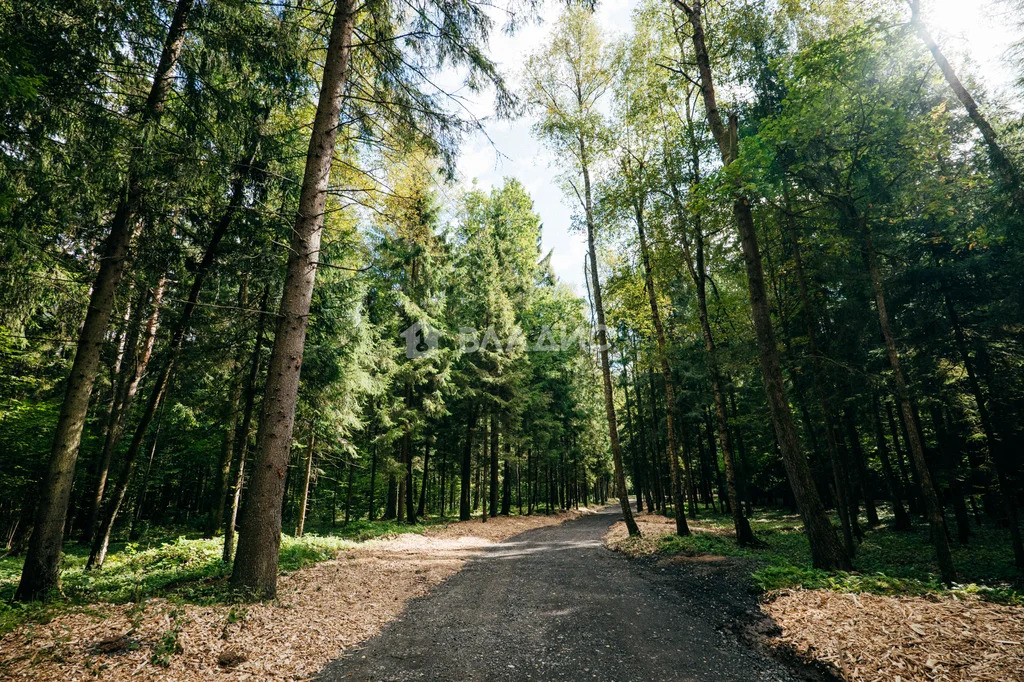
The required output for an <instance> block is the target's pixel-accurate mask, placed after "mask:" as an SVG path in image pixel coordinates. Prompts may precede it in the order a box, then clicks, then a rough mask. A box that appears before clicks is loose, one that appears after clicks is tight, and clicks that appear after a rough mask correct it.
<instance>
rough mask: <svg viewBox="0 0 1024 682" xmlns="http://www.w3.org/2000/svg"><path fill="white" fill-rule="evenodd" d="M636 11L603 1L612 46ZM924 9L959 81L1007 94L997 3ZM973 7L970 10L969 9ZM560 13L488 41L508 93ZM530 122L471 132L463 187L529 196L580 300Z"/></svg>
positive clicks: (553, 190)
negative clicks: (510, 189) (512, 186)
mask: <svg viewBox="0 0 1024 682" xmlns="http://www.w3.org/2000/svg"><path fill="white" fill-rule="evenodd" d="M666 1H667V0H666ZM637 4H638V3H637V1H636V0H601V1H600V3H599V5H598V9H597V19H598V21H599V22H600V23H601V25H602V26H603V27H604V28H605V30H606V35H607V36H608V37H609V39H611V38H612V37H614V36H621V35H623V34H624V33H625V32H626V31H628V30H629V27H630V26H631V20H630V17H631V14H632V10H633V8H634V7H635V6H636V5H637ZM922 5H923V7H924V8H925V12H926V16H927V18H928V19H927V20H928V24H929V27H930V28H931V30H932V33H933V34H934V35H935V36H936V37H937V39H938V40H939V42H940V44H941V45H942V46H943V47H944V49H945V50H946V51H947V52H948V55H947V56H948V57H949V58H950V60H951V61H953V63H954V64H955V65H957V67H958V69H960V70H961V73H962V76H966V75H967V74H968V73H971V74H973V75H975V76H976V77H979V76H981V75H984V76H985V78H983V79H982V82H984V83H985V84H986V86H987V87H988V88H989V89H991V90H993V91H995V92H996V93H998V92H999V91H1001V90H1005V89H1006V88H1007V86H1008V84H1009V83H1010V82H1011V79H1012V72H1011V70H1010V68H1009V67H1008V65H1007V64H1006V62H1005V59H1004V57H1005V54H1006V51H1007V49H1008V48H1009V46H1010V44H1011V42H1012V41H1013V40H1014V39H1015V37H1014V36H1013V35H1012V33H1011V31H1012V30H1013V24H1014V23H1015V21H1012V20H1011V19H1012V18H1011V17H1009V16H1008V15H1007V13H1006V10H1005V7H1004V6H1002V5H1001V4H1000V0H975V1H974V2H963V0H924V2H922ZM972 5H973V7H974V8H973V9H967V8H969V7H971V6H972ZM563 6H564V5H563V3H561V2H554V1H550V2H546V3H543V12H542V18H543V21H542V23H540V24H538V25H529V26H524V27H522V28H521V29H520V30H519V31H518V32H517V33H516V34H515V35H514V36H512V37H509V36H506V35H504V34H502V33H497V34H495V35H494V36H493V37H492V39H491V45H490V54H491V57H492V58H493V59H495V61H497V62H498V64H499V65H500V66H501V67H502V69H503V70H504V71H505V72H506V73H507V74H509V77H510V79H511V82H512V83H513V86H514V85H515V83H516V81H515V80H514V79H513V75H514V74H515V73H516V72H518V71H519V69H520V68H521V65H522V64H523V62H524V60H525V58H526V56H527V55H529V54H530V53H532V52H534V51H535V50H536V49H537V48H538V47H539V46H541V45H543V44H544V42H545V41H546V40H547V37H548V34H549V32H550V30H551V25H552V23H553V22H554V20H555V19H556V18H557V16H558V12H559V11H560V10H561V8H562V7H563ZM495 19H496V22H497V23H498V24H499V25H500V23H501V22H502V19H501V18H500V17H499V16H498V15H497V14H495ZM965 58H966V59H969V60H970V62H971V65H970V67H969V69H968V68H965V67H964V59H965ZM470 107H471V108H472V110H473V112H474V113H475V114H476V115H477V116H479V117H482V118H483V117H487V116H488V115H489V114H490V113H491V102H490V98H489V97H487V96H481V97H479V98H475V99H474V100H473V101H472V102H471V104H470ZM533 122H534V119H533V118H532V117H529V116H528V117H524V118H521V119H519V120H516V121H498V120H490V121H488V122H487V123H486V124H485V126H484V127H485V130H486V135H484V134H483V133H476V134H474V135H472V136H471V137H469V138H468V139H467V140H466V141H465V143H464V145H463V149H462V155H461V157H460V160H459V173H460V180H461V182H462V183H463V184H464V185H465V186H467V187H469V186H471V185H472V184H473V182H474V181H476V184H477V186H478V187H480V188H482V189H487V188H490V187H492V186H495V185H500V184H501V183H502V181H503V178H505V177H510V176H514V177H517V178H519V180H520V181H521V182H522V183H523V184H524V185H525V186H526V188H527V190H528V191H529V192H530V194H531V196H532V197H533V201H534V206H535V208H536V210H537V212H538V213H539V214H540V216H541V218H542V220H543V222H544V233H543V241H544V251H545V252H547V251H548V250H550V249H554V255H553V257H552V260H551V262H552V265H553V267H554V269H555V272H556V273H557V274H558V276H559V277H560V278H561V279H562V280H563V281H565V282H568V283H569V284H570V285H572V286H573V287H574V288H575V289H576V292H577V293H579V294H583V293H584V291H585V288H584V285H583V262H584V255H585V253H586V244H585V238H584V237H583V235H581V234H578V233H571V232H570V231H569V225H570V215H571V212H572V205H571V203H570V202H569V200H568V199H567V198H566V197H565V196H564V195H563V194H562V191H561V190H560V188H559V186H558V183H557V182H556V180H555V176H556V175H557V172H556V169H555V167H554V158H553V156H552V154H551V153H550V152H549V151H548V150H547V149H545V148H544V147H543V146H542V145H541V144H540V143H539V142H538V141H537V140H536V138H534V136H533V134H532V133H531V130H530V127H531V125H532V124H533ZM487 138H490V139H489V140H488V139H487Z"/></svg>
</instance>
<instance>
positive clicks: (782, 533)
mask: <svg viewBox="0 0 1024 682" xmlns="http://www.w3.org/2000/svg"><path fill="white" fill-rule="evenodd" d="M755 511H756V513H755V514H754V515H753V517H752V518H751V519H750V525H751V527H752V528H753V530H754V533H755V535H757V537H758V539H760V540H761V541H763V542H764V543H765V544H766V545H767V547H764V548H756V549H755V548H743V547H739V546H737V545H736V542H735V541H734V540H733V538H732V537H731V528H732V519H731V517H729V516H724V515H714V514H709V513H701V514H699V516H698V521H699V523H700V524H701V525H703V526H710V527H711V528H713V529H714V530H713V531H711V532H707V531H706V532H700V531H695V532H694V534H693V535H691V536H690V537H685V538H681V537H678V536H675V535H666V536H663V537H661V538H660V539H659V540H658V542H657V544H656V547H657V551H658V552H659V553H662V554H666V555H675V554H686V555H699V554H718V555H723V556H743V557H748V558H751V559H753V567H754V570H753V573H752V578H753V580H754V583H755V584H756V585H757V586H758V587H759V588H761V589H763V590H776V589H781V588H789V587H804V588H807V589H827V590H835V591H839V592H871V593H874V594H883V595H896V594H901V595H922V594H941V593H949V592H958V593H961V594H963V593H972V594H978V595H979V596H981V597H982V598H985V599H988V600H991V601H998V602H1001V603H1012V604H1024V587H1022V584H1021V581H1020V576H1019V575H1018V573H1017V572H1016V569H1015V567H1014V565H1013V553H1012V551H1011V548H1010V543H1009V538H1008V537H1007V534H1006V532H1005V531H1004V530H1002V529H998V528H994V527H985V528H977V527H974V530H975V535H974V537H972V538H971V541H970V543H969V544H968V545H967V546H959V545H958V544H957V543H956V542H954V543H953V557H954V561H955V563H956V567H957V570H958V572H959V574H960V577H961V581H962V582H961V583H958V584H955V585H953V586H952V587H951V588H947V587H946V586H944V585H943V584H942V583H941V582H940V580H939V578H938V568H937V566H936V565H935V562H934V551H933V550H932V546H931V542H930V541H929V538H928V529H927V527H926V526H924V525H923V524H919V525H917V526H915V528H914V530H913V531H910V532H897V531H894V530H891V529H889V528H888V527H887V526H886V525H885V523H886V521H887V519H886V518H885V517H884V515H883V519H882V521H883V524H882V525H881V526H879V527H878V528H874V529H868V528H867V526H866V523H865V522H864V521H863V520H862V527H863V528H864V529H865V537H864V540H863V542H862V543H861V544H860V545H859V546H858V548H857V556H856V557H855V558H854V561H853V564H854V569H853V570H852V571H849V572H846V571H823V570H819V569H816V568H813V567H812V566H811V555H810V548H809V546H808V544H807V539H806V537H805V536H804V534H803V531H802V528H801V525H800V519H799V517H797V516H795V515H791V514H785V513H783V512H779V511H771V510H755ZM720 533H727V534H720Z"/></svg>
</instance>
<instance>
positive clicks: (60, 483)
mask: <svg viewBox="0 0 1024 682" xmlns="http://www.w3.org/2000/svg"><path fill="white" fill-rule="evenodd" d="M192 4H193V0H178V3H177V5H176V6H175V8H174V15H173V17H172V19H171V25H170V28H169V29H168V31H167V36H166V38H165V39H164V45H163V50H162V51H161V54H160V63H159V64H158V65H157V68H156V73H155V74H154V76H153V84H152V85H151V86H150V90H149V96H148V97H147V98H146V104H145V107H144V108H143V110H142V117H141V119H140V121H139V125H138V129H139V131H140V137H145V134H144V133H143V132H142V131H143V130H144V129H153V128H156V126H158V125H159V123H160V118H161V117H162V115H163V111H164V107H165V105H166V103H167V96H168V94H169V93H170V90H171V83H172V79H173V73H172V72H173V71H174V68H175V66H176V65H177V63H178V57H179V55H180V54H181V47H182V44H183V43H184V39H185V28H186V25H187V22H188V16H189V13H190V12H191V11H192ZM136 149H137V151H136V152H135V154H136V155H137V156H139V157H140V156H143V155H145V152H146V148H145V145H144V144H142V143H141V142H140V144H139V145H138V146H137V147H136ZM139 163H141V159H139V158H133V159H132V160H131V161H130V162H129V167H128V177H127V180H126V181H125V185H124V187H123V188H122V191H121V200H120V202H119V203H118V206H117V210H116V211H115V213H114V218H113V221H112V223H111V225H110V233H109V234H108V235H107V238H106V240H105V242H104V244H103V255H102V257H101V258H100V267H99V270H98V271H97V273H96V279H95V280H94V282H93V285H92V293H91V294H90V296H89V307H88V311H87V313H86V315H85V322H84V323H83V324H82V329H81V332H79V336H78V347H77V348H76V350H75V359H74V362H73V363H72V366H71V372H70V373H69V374H68V383H67V388H66V389H65V393H64V401H63V403H61V408H60V415H59V416H58V418H57V428H56V430H55V433H54V437H53V446H52V449H51V451H50V462H49V467H48V470H47V474H46V478H45V482H44V484H43V487H42V489H41V495H40V499H39V502H38V503H37V505H36V517H35V523H34V525H33V527H32V535H31V537H30V538H29V542H28V552H27V553H26V555H25V564H24V566H23V567H22V572H21V581H20V582H19V583H18V589H17V591H16V593H15V595H14V598H15V599H16V600H18V601H32V600H36V599H45V598H47V597H49V596H50V594H51V593H53V592H55V591H57V590H59V589H60V557H61V550H62V548H63V542H64V520H65V517H66V516H67V511H68V501H69V499H70V496H71V484H72V481H73V479H74V475H75V463H76V461H77V460H78V450H79V447H80V446H81V443H82V427H83V426H84V425H85V418H86V415H87V413H88V411H89V399H90V397H91V395H92V387H93V384H94V382H95V381H96V374H97V372H98V370H99V362H100V352H101V350H102V349H103V339H104V336H105V335H106V332H107V327H108V325H109V323H110V315H111V312H112V311H113V309H114V297H115V295H116V293H117V287H118V284H119V283H120V281H121V275H122V273H123V271H124V263H125V260H126V259H127V257H128V250H129V248H130V246H131V241H132V237H133V235H134V232H135V215H136V213H137V212H138V210H139V207H140V205H141V203H142V199H143V194H144V190H143V186H142V181H141V179H140V178H139V177H138V174H137V169H136V166H138V165H139Z"/></svg>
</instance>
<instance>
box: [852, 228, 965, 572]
mask: <svg viewBox="0 0 1024 682" xmlns="http://www.w3.org/2000/svg"><path fill="white" fill-rule="evenodd" d="M860 222H861V228H862V235H863V240H864V243H863V247H864V259H865V261H866V263H867V266H868V272H869V274H870V275H871V285H872V288H873V289H874V293H875V307H876V308H877V312H878V324H879V326H880V327H881V330H882V338H883V339H884V340H885V350H886V354H887V355H888V356H889V366H890V367H891V369H892V379H893V384H894V385H895V387H896V397H897V399H898V400H899V405H900V414H901V415H902V417H903V423H904V426H906V436H907V444H908V445H909V450H910V456H911V458H912V461H913V464H914V468H915V469H916V470H917V475H918V479H919V480H920V482H921V494H922V497H923V501H924V508H925V515H926V517H927V518H928V525H929V526H930V527H931V537H932V544H933V545H934V546H935V557H936V560H937V561H938V564H939V573H940V574H941V575H942V581H943V582H944V583H946V584H947V585H948V584H951V583H952V582H953V581H955V580H956V569H955V568H954V566H953V555H952V553H951V552H950V550H949V541H948V540H947V537H946V521H945V519H944V518H943V515H942V507H941V506H940V504H939V498H938V495H937V494H936V492H935V485H934V484H933V483H932V476H931V472H930V471H929V470H928V462H927V461H926V460H925V456H924V445H923V444H922V443H921V436H920V431H919V430H918V428H917V421H916V419H915V418H914V412H913V408H912V406H911V403H910V389H909V388H908V386H907V380H906V377H905V376H904V375H903V369H902V367H901V365H900V355H899V351H898V350H897V348H896V338H895V337H894V336H893V333H892V328H891V327H890V326H889V313H888V311H887V310H886V306H885V289H884V287H883V284H882V273H881V271H880V270H879V268H878V258H877V255H876V254H875V246H874V242H873V241H872V239H871V228H870V226H869V225H868V222H867V219H866V218H865V217H863V216H861V217H860Z"/></svg>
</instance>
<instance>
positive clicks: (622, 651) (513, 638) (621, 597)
mask: <svg viewBox="0 0 1024 682" xmlns="http://www.w3.org/2000/svg"><path fill="white" fill-rule="evenodd" d="M620 518H621V512H620V511H619V509H618V506H614V507H609V508H606V509H605V510H603V511H601V512H600V513H598V514H592V515H587V516H584V517H582V518H580V519H577V520H574V521H569V522H567V523H564V524H562V525H559V526H548V527H543V528H537V529H534V530H530V531H527V532H525V533H522V534H520V535H518V536H515V537H513V538H510V539H508V540H506V541H505V542H503V543H500V544H498V545H495V546H494V547H493V548H491V549H489V550H488V551H487V552H486V553H485V554H484V555H482V556H481V557H479V558H476V559H473V560H471V561H470V562H468V563H467V565H466V566H465V567H464V568H463V569H462V571H460V572H459V573H457V574H455V575H454V576H453V577H451V578H450V579H448V580H447V581H445V582H444V583H442V584H441V585H439V586H438V587H437V588H435V589H434V590H433V592H431V594H430V595H428V596H426V597H424V598H422V599H417V600H414V601H413V602H411V603H410V604H409V605H408V607H407V608H406V609H405V611H403V613H402V615H401V616H400V617H399V618H398V619H397V620H395V621H394V622H392V623H391V624H389V625H388V626H387V627H386V628H385V629H384V630H383V631H381V632H380V633H379V634H377V635H376V636H375V637H372V638H371V639H370V640H368V641H367V642H366V643H365V644H364V646H363V647H362V648H359V649H355V650H353V651H351V652H349V653H348V654H347V655H346V656H345V657H343V658H341V659H339V660H337V661H334V662H333V663H331V664H330V665H329V666H328V667H327V668H325V669H324V670H323V671H322V673H321V679H322V680H329V681H334V680H374V681H380V682H383V681H385V680H396V681H397V680H431V681H432V682H443V681H458V682H463V681H476V680H480V681H486V682H494V681H497V680H515V681H519V680H611V681H614V682H627V681H629V680H636V681H637V682H641V681H643V682H661V681H666V682H667V681H669V680H708V681H712V682H714V681H718V680H729V681H740V680H742V681H747V680H749V681H754V680H796V679H807V678H806V676H805V675H804V674H800V672H799V671H798V670H795V669H794V668H792V667H790V666H788V665H785V664H783V663H782V662H779V661H777V660H774V659H772V658H769V657H767V656H766V655H765V654H763V653H762V652H760V651H759V650H757V649H756V648H755V647H752V646H750V645H748V644H746V643H745V642H744V641H743V639H742V638H738V637H736V636H735V635H734V634H732V633H731V632H730V628H729V627H728V622H729V617H723V615H724V613H723V612H725V611H728V610H729V609H728V608H727V607H723V606H721V605H720V604H717V602H716V601H715V600H716V599H717V598H719V597H718V596H716V595H717V593H719V592H721V590H722V589H723V588H724V589H725V590H726V591H728V590H729V589H730V586H729V585H727V584H721V583H722V580H723V579H722V578H721V577H719V576H717V575H712V576H711V582H710V583H708V582H707V581H705V582H703V583H700V585H701V586H702V587H701V589H693V588H692V581H683V583H682V586H681V585H680V582H679V581H678V580H675V579H672V578H670V577H667V576H666V574H665V573H663V572H661V571H660V570H659V569H657V568H656V567H651V566H649V565H648V566H645V565H642V564H640V563H638V562H633V561H629V560H628V559H626V558H624V557H623V556H621V555H619V554H617V553H614V552H611V551H609V550H607V549H605V548H604V547H603V546H602V538H603V536H604V534H605V533H606V532H607V530H608V527H609V526H611V525H612V524H613V523H615V522H616V521H618V520H619V519H620ZM687 586H689V587H690V588H691V589H690V590H688V589H686V588H687ZM691 592H693V593H691ZM734 601H735V600H734ZM748 601H749V600H748ZM716 604H717V605H716Z"/></svg>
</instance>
